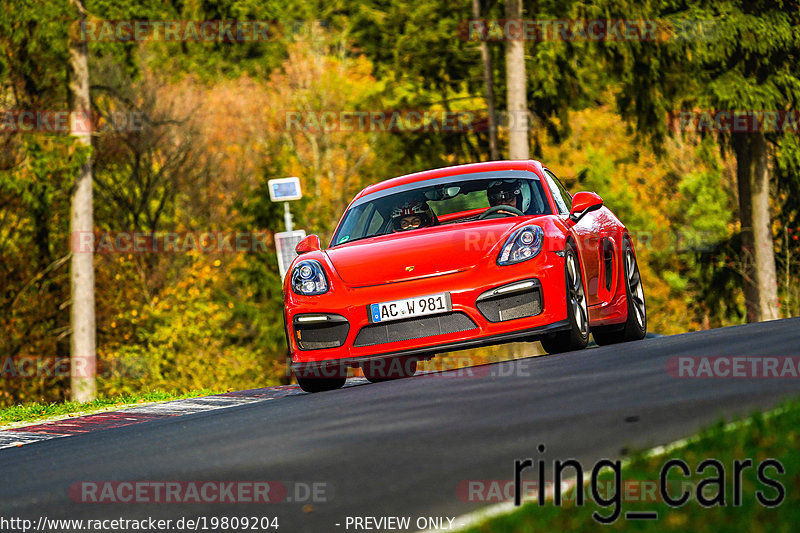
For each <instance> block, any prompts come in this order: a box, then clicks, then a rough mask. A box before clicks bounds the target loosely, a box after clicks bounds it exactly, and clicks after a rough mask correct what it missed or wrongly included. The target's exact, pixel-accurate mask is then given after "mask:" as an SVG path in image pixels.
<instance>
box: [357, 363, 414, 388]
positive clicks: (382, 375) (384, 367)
mask: <svg viewBox="0 0 800 533" xmlns="http://www.w3.org/2000/svg"><path fill="white" fill-rule="evenodd" d="M416 371H417V360H416V359H409V358H407V357H392V358H389V359H377V360H375V361H367V362H366V363H364V364H363V365H361V372H363V373H364V377H365V378H367V381H369V382H370V383H380V382H382V381H391V380H394V379H403V378H410V377H411V376H413V375H414V373H416Z"/></svg>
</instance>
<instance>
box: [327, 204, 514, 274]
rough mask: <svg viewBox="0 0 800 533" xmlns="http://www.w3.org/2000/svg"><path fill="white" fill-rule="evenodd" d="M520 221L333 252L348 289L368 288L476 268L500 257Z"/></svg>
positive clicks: (424, 232) (380, 240) (429, 232)
mask: <svg viewBox="0 0 800 533" xmlns="http://www.w3.org/2000/svg"><path fill="white" fill-rule="evenodd" d="M519 225H523V224H522V223H521V222H520V221H519V220H518V219H514V220H512V219H501V220H482V221H474V222H463V223H460V224H448V225H446V226H437V227H433V228H424V229H419V230H413V231H409V232H407V233H394V234H391V235H381V236H378V237H372V238H369V239H365V240H363V241H357V242H353V243H348V244H342V245H339V246H336V247H333V248H328V249H327V250H326V251H325V253H326V254H327V255H328V258H329V259H330V261H331V264H332V265H333V267H334V268H335V269H336V272H337V273H338V274H339V276H340V277H341V278H342V281H344V282H345V283H346V284H348V285H350V286H353V287H365V286H374V285H382V284H386V283H397V282H399V281H408V280H412V279H419V278H427V277H432V276H439V275H444V274H448V273H452V272H458V271H463V270H467V269H470V268H473V267H474V266H475V265H477V264H478V263H480V262H481V261H485V260H486V259H487V257H490V256H491V257H494V256H496V255H497V253H499V247H500V246H501V245H502V242H504V241H505V239H506V238H507V236H508V234H509V233H511V232H512V231H513V230H514V229H515V228H516V227H518V226H519Z"/></svg>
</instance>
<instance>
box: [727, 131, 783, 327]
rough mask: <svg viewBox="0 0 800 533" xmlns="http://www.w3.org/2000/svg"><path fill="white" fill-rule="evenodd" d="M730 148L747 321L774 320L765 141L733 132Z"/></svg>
mask: <svg viewBox="0 0 800 533" xmlns="http://www.w3.org/2000/svg"><path fill="white" fill-rule="evenodd" d="M733 148H734V152H735V153H736V178H737V182H738V191H739V219H740V220H741V224H742V262H743V265H744V296H745V307H746V311H747V321H748V322H761V321H763V320H775V319H777V318H779V313H778V284H777V274H776V272H775V252H774V247H773V242H772V221H771V218H770V210H769V173H768V172H767V143H766V139H765V138H764V134H763V133H760V132H757V133H734V134H733Z"/></svg>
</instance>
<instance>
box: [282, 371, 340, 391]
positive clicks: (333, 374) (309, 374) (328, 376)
mask: <svg viewBox="0 0 800 533" xmlns="http://www.w3.org/2000/svg"><path fill="white" fill-rule="evenodd" d="M294 377H295V378H296V379H297V384H298V385H300V388H301V389H303V390H304V391H305V392H325V391H329V390H335V389H340V388H342V387H343V386H344V383H345V381H347V369H346V368H344V367H339V366H326V367H318V368H313V367H312V368H300V369H297V370H295V372H294Z"/></svg>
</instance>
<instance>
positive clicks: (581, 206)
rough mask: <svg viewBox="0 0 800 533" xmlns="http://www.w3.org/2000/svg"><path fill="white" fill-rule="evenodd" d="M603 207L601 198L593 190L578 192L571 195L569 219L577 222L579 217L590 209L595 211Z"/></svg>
mask: <svg viewBox="0 0 800 533" xmlns="http://www.w3.org/2000/svg"><path fill="white" fill-rule="evenodd" d="M601 207H603V199H602V198H600V197H599V196H598V195H597V194H595V193H593V192H578V193H575V196H573V197H572V210H571V211H570V212H569V219H570V220H571V221H572V222H573V223H575V224H577V223H578V222H579V221H580V219H582V218H583V217H584V215H586V213H590V212H592V211H597V210H598V209H600V208H601Z"/></svg>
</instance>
